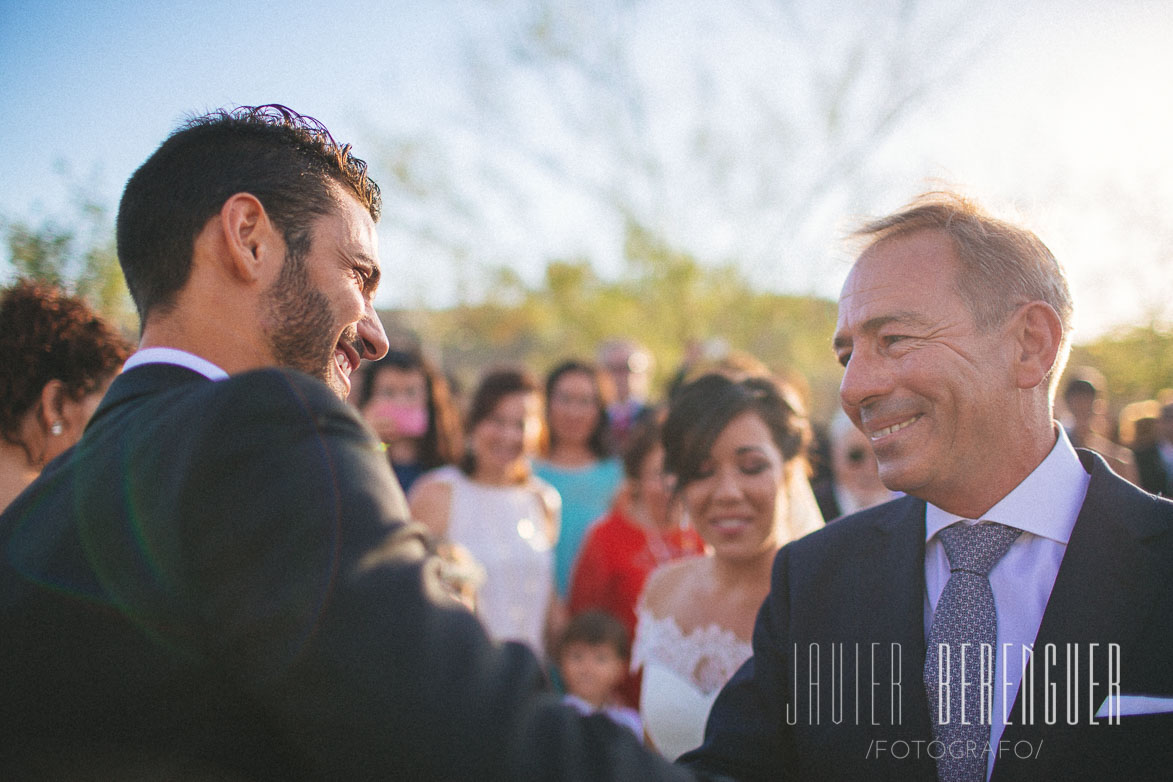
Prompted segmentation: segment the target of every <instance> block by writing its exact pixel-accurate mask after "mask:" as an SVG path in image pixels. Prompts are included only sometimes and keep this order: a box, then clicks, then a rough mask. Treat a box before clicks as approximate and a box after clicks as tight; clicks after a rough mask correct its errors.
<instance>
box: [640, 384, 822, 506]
mask: <svg viewBox="0 0 1173 782" xmlns="http://www.w3.org/2000/svg"><path fill="white" fill-rule="evenodd" d="M747 411H748V412H753V413H755V414H756V415H757V416H758V417H759V418H760V419H761V420H762V423H764V424H765V425H766V427H767V428H768V429H769V430H770V437H771V439H773V441H774V444H775V445H776V446H778V450H779V451H780V452H781V454H782V458H783V460H785V461H786V462H787V463H789V462H791V461H792V460H794V459H805V456H806V449H807V446H808V445H809V443H810V439H811V430H810V423H809V422H808V421H807V419H806V414H805V412H804V411H803V409H802V406H801V403H800V402H799V401H798V398H797V396H796V395H795V394H794V393H793V392H792V391H791V390H790V389H789V388H787V387H785V386H783V385H782V384H781V383H779V382H778V381H777V380H775V379H774V378H771V377H751V378H746V379H744V380H731V379H729V378H728V377H726V376H724V375H718V374H711V375H705V376H704V377H701V378H698V379H696V380H694V381H693V382H691V383H689V384H688V385H686V386H684V387H683V388H681V389H680V391H679V392H678V393H677V395H676V396H675V397H674V398H673V400H672V404H671V407H669V408H668V417H667V419H666V420H665V421H664V427H663V430H662V432H661V440H662V441H663V443H664V470H665V472H667V473H669V474H671V475H674V476H676V490H677V491H679V490H680V489H683V488H684V487H685V486H686V485H688V484H689V483H691V482H692V481H694V480H696V477H697V475H698V473H699V472H700V469H701V466H702V465H703V464H704V463H705V461H706V460H707V459H708V458H709V454H710V452H711V451H712V449H713V443H714V442H716V440H717V438H718V437H719V436H720V434H721V432H722V431H723V430H724V429H725V427H726V426H728V425H729V422H730V421H732V420H733V419H734V418H736V417H737V416H739V415H741V414H742V413H744V412H747Z"/></svg>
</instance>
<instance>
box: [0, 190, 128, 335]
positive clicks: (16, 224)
mask: <svg viewBox="0 0 1173 782" xmlns="http://www.w3.org/2000/svg"><path fill="white" fill-rule="evenodd" d="M75 209H76V212H77V213H76V214H75V215H73V216H71V217H70V218H68V219H66V220H58V219H52V218H50V219H46V220H44V221H42V222H41V223H40V224H39V225H36V226H33V225H30V224H29V223H27V222H25V221H23V220H8V219H4V218H0V233H2V234H3V238H4V244H5V245H6V247H7V249H8V257H9V262H10V264H11V266H12V269H13V271H14V272H15V276H22V277H30V278H32V279H36V280H41V281H44V282H47V283H50V284H52V285H57V286H59V287H61V288H63V289H65V290H67V291H69V292H70V293H73V294H76V295H78V296H81V297H83V298H85V299H86V300H87V301H88V302H89V303H90V305H91V306H93V307H94V308H95V309H96V310H98V312H100V313H101V314H102V315H103V316H104V317H106V318H107V319H108V320H110V321H111V322H112V323H114V324H116V325H117V326H118V327H119V328H121V329H122V330H123V331H124V332H126V333H128V334H133V333H135V332H137V330H138V319H137V316H136V314H135V311H134V306H133V304H132V302H131V299H130V292H129V291H128V290H127V288H126V281H125V280H124V279H123V276H122V269H121V268H120V267H119V265H118V253H117V250H116V249H115V244H114V221H113V218H112V217H111V215H110V212H109V210H108V209H107V208H106V207H104V206H102V205H100V204H98V203H96V202H95V201H94V200H92V199H89V198H87V197H85V196H84V195H77V196H76V197H75ZM66 226H68V227H66Z"/></svg>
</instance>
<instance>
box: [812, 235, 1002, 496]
mask: <svg viewBox="0 0 1173 782" xmlns="http://www.w3.org/2000/svg"><path fill="white" fill-rule="evenodd" d="M959 271H960V261H959V260H958V258H957V253H956V250H955V249H954V247H953V244H952V241H951V240H950V239H949V237H948V236H946V235H945V234H943V233H940V232H938V231H922V232H918V233H914V234H910V235H908V236H900V237H893V238H890V239H886V240H884V241H881V242H880V243H878V244H876V245H873V246H872V247H871V248H869V249H868V250H867V251H865V252H864V253H863V255H861V256H860V258H859V260H858V261H857V262H856V265H855V267H854V268H853V269H852V271H851V274H850V275H849V276H848V278H847V281H846V282H845V283H844V286H843V292H842V295H841V296H840V298H839V321H838V325H837V328H836V332H835V351H836V354H837V355H838V357H839V361H840V363H841V364H843V365H844V367H845V370H844V373H843V381H842V384H841V385H840V401H841V402H842V404H843V409H844V410H845V411H846V412H847V414H848V416H849V417H850V418H851V419H852V421H854V422H855V424H856V426H858V427H859V428H860V429H861V430H862V431H863V432H864V433H865V434H866V435H867V436H868V439H869V440H870V442H871V445H872V448H873V450H874V452H875V455H876V461H877V462H878V464H879V472H880V478H881V480H882V481H883V482H884V484H885V485H886V486H887V487H888V488H889V489H894V490H899V491H904V492H907V493H909V494H912V495H915V496H917V497H921V498H922V499H925V500H927V501H928V502H931V503H933V504H935V505H938V506H940V507H943V508H945V509H946V510H950V509H951V508H954V507H972V505H973V504H974V503H973V500H974V498H975V497H976V496H980V495H981V494H982V492H983V491H984V490H986V489H988V487H989V486H995V485H1000V484H1001V482H1002V478H1004V476H1001V473H1000V469H1001V470H1004V462H1003V461H1001V460H1000V459H999V454H1000V453H1003V452H1004V451H1005V449H1006V448H1007V446H1008V445H1011V444H1012V443H1013V439H1012V438H1013V432H1010V431H1006V430H1007V428H1008V426H1009V425H1008V423H1007V422H1008V421H1009V420H1012V419H1014V417H1013V416H1010V415H1007V413H1008V406H1009V405H1013V404H1015V403H1016V399H1017V393H1016V392H1017V388H1016V386H1015V383H1014V378H1013V376H1012V374H1011V371H1010V368H1011V365H1012V363H1013V362H1012V358H1013V353H1014V340H1013V339H1012V338H1010V337H1009V336H1008V335H1007V334H1006V332H1005V330H1004V329H1001V328H995V329H993V330H992V331H990V332H989V333H983V332H981V331H980V330H979V329H978V327H977V326H976V324H975V323H974V319H973V315H972V314H971V312H970V310H969V308H968V307H967V306H966V304H965V302H964V301H963V300H962V298H961V296H960V294H959V293H958V290H957V282H956V281H957V275H958V272H959ZM1014 420H1017V419H1014ZM954 512H960V511H954ZM962 515H964V514H962Z"/></svg>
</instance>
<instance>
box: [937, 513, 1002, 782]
mask: <svg viewBox="0 0 1173 782" xmlns="http://www.w3.org/2000/svg"><path fill="white" fill-rule="evenodd" d="M1021 534H1022V530H1020V529H1016V528H1014V527H1007V526H1005V525H1004V524H995V523H992V522H982V523H980V524H965V523H964V522H957V523H956V524H953V525H952V526H950V527H946V528H945V529H943V530H941V531H940V532H938V533H937V536H938V537H939V538H940V539H941V543H942V545H944V546H945V555H946V556H948V557H949V581H948V582H947V583H946V584H945V589H944V590H943V591H942V592H941V599H940V600H938V601H937V611H936V613H934V614H933V624H932V626H931V627H930V628H929V640H928V650H927V654H926V656H925V671H924V676H925V688H926V689H927V690H928V695H929V711H930V715H931V717H932V723H933V738H934V739H935V740H936V741H938V742H940V744H941V746H939V747H934V752H933V753H932V755H933V757H935V758H937V778H938V779H939V780H940V781H941V782H984V780H985V778H986V761H987V759H988V757H989V754H988V748H987V745H988V743H989V741H990V721H989V716H990V711H991V709H992V706H991V704H990V700H991V699H990V698H986V699H985V703H983V702H982V690H981V679H982V676H981V670H982V665H983V657H984V658H985V661H984V665H985V666H986V670H987V671H988V673H987V674H986V676H987V678H988V679H989V680H990V681H991V682H992V681H993V679H994V655H995V653H996V644H997V642H998V617H997V614H996V612H995V610H994V592H993V590H992V589H990V580H989V578H988V577H987V574H988V573H989V572H990V569H991V568H992V567H994V564H995V563H996V562H997V561H998V560H999V559H1001V558H1002V555H1003V554H1005V553H1006V550H1007V549H1008V548H1010V544H1011V543H1013V542H1014V540H1015V539H1016V538H1017V537H1018V536H1019V535H1021ZM963 644H965V646H964V647H963ZM983 644H985V646H983ZM942 647H944V648H942ZM963 659H964V671H963V670H962V660H963ZM963 674H964V678H965V682H966V685H967V686H966V687H965V692H964V693H962V687H961V684H962V676H963ZM942 679H944V680H945V684H944V685H942ZM995 686H996V685H995ZM942 690H945V691H942ZM963 696H964V697H963ZM963 700H964V706H963V704H962V701H963ZM966 723H968V724H966Z"/></svg>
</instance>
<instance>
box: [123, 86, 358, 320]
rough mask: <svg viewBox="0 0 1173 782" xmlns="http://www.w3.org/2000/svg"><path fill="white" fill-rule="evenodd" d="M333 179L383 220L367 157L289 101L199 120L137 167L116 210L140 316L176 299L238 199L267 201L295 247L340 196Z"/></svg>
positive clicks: (299, 246)
mask: <svg viewBox="0 0 1173 782" xmlns="http://www.w3.org/2000/svg"><path fill="white" fill-rule="evenodd" d="M332 185H336V186H339V187H341V188H342V189H343V190H344V191H347V192H350V193H352V194H353V195H354V196H355V198H357V199H358V200H359V202H360V203H361V204H362V205H363V206H364V207H365V208H366V209H367V211H368V212H369V213H370V215H371V218H372V219H373V220H376V221H377V220H378V219H379V207H380V196H379V187H378V185H376V184H375V183H374V181H372V180H371V179H370V178H369V177H368V176H367V164H366V163H364V162H363V161H362V160H359V159H358V158H356V157H354V156H353V155H352V154H351V153H350V145H349V144H345V145H343V144H339V143H338V142H336V141H335V140H334V138H333V136H331V135H330V131H328V130H327V129H326V128H325V126H323V125H322V124H321V123H320V122H318V121H317V120H316V119H314V118H312V117H304V116H302V115H300V114H298V113H297V112H295V111H293V110H292V109H289V108H287V107H285V106H279V105H275V104H274V105H267V106H241V107H239V108H235V109H231V110H225V109H221V110H218V111H214V112H212V113H210V114H205V115H203V116H200V117H195V118H193V119H191V120H189V121H188V122H186V123H185V124H184V125H183V126H182V127H180V128H179V129H178V130H176V131H175V132H174V133H172V134H171V136H170V137H168V139H167V140H166V141H164V142H163V144H162V145H161V146H160V147H159V149H157V150H156V151H155V153H154V154H153V155H151V157H150V158H148V159H147V161H146V162H145V163H143V164H142V166H140V167H139V169H138V170H137V171H135V172H134V175H133V176H131V178H130V181H128V182H127V184H126V190H125V191H124V192H123V194H122V202H121V204H120V205H119V209H118V258H119V261H120V262H121V264H122V271H123V274H125V275H126V283H127V287H129V288H130V293H131V296H133V297H134V303H135V306H136V307H137V308H138V312H139V317H140V319H142V321H143V322H145V321H146V317H147V314H148V313H150V312H152V311H154V310H156V309H165V308H167V307H169V306H170V305H172V304H173V303H174V300H175V295H176V293H178V292H179V290H180V289H182V288H183V286H184V285H185V284H186V283H187V278H188V275H189V274H190V272H191V261H192V250H193V247H194V245H195V238H196V236H197V235H198V234H199V233H200V231H202V230H203V228H204V226H205V225H206V224H207V222H208V220H210V219H212V218H213V217H214V216H215V215H216V214H217V213H218V212H219V211H220V209H221V207H222V206H223V205H224V202H225V201H227V200H228V199H229V198H230V197H232V196H233V195H235V194H237V193H250V194H252V195H253V196H256V198H257V199H258V200H259V201H260V202H261V203H262V204H263V205H264V207H265V210H266V211H267V212H268V214H269V217H270V219H272V220H273V223H274V224H275V225H276V226H277V227H278V228H279V229H280V230H281V232H282V234H283V236H284V238H285V243H286V245H287V247H288V248H289V250H290V251H291V252H294V251H296V250H298V249H301V250H304V249H308V247H309V241H310V223H311V222H312V221H313V219H314V218H315V217H318V216H321V215H324V214H328V213H329V212H330V211H331V210H332V209H334V208H335V207H336V205H337V203H338V201H337V196H335V195H334V193H333V190H332Z"/></svg>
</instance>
